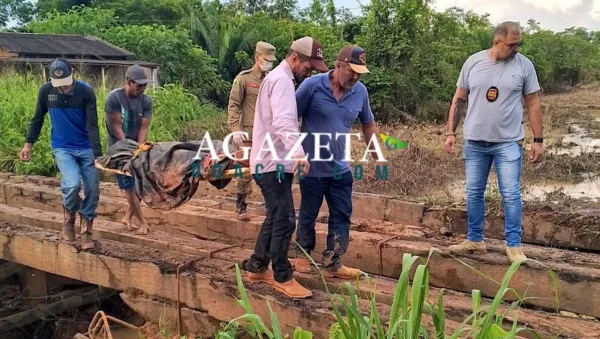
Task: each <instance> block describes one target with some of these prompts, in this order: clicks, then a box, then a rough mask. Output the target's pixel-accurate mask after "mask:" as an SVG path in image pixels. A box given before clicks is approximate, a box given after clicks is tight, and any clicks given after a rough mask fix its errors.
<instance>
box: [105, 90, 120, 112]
mask: <svg viewBox="0 0 600 339" xmlns="http://www.w3.org/2000/svg"><path fill="white" fill-rule="evenodd" d="M104 112H106V113H107V114H117V113H118V114H121V103H119V99H117V95H116V94H115V93H114V92H112V93H109V94H108V97H107V98H106V102H105V103H104Z"/></svg>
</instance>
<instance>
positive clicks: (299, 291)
mask: <svg viewBox="0 0 600 339" xmlns="http://www.w3.org/2000/svg"><path fill="white" fill-rule="evenodd" d="M273 288H274V289H275V290H276V291H278V292H281V293H283V294H285V295H286V296H288V297H289V298H310V297H312V292H311V291H309V290H307V289H306V288H304V286H302V285H300V284H299V283H298V282H297V281H296V279H294V278H292V279H290V280H288V281H286V282H284V283H278V282H277V281H275V282H274V283H273Z"/></svg>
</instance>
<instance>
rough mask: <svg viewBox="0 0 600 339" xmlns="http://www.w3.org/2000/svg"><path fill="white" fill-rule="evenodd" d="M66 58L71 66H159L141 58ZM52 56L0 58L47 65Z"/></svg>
mask: <svg viewBox="0 0 600 339" xmlns="http://www.w3.org/2000/svg"><path fill="white" fill-rule="evenodd" d="M65 60H67V61H68V62H69V63H70V64H71V66H73V65H77V64H86V65H98V66H111V65H121V66H131V65H140V66H142V67H148V68H155V67H159V66H160V64H157V63H155V62H149V61H141V60H94V59H65ZM52 61H54V58H0V62H1V63H41V64H44V65H45V66H47V65H48V64H50V63H51V62H52Z"/></svg>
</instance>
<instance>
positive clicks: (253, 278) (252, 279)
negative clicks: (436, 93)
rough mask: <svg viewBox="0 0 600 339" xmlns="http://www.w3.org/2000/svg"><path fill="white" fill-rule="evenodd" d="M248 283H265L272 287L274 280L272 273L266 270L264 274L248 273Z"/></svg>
mask: <svg viewBox="0 0 600 339" xmlns="http://www.w3.org/2000/svg"><path fill="white" fill-rule="evenodd" d="M248 282H249V283H250V284H259V283H265V284H269V285H273V283H274V282H275V279H274V278H273V271H271V270H266V271H265V272H264V273H252V272H248Z"/></svg>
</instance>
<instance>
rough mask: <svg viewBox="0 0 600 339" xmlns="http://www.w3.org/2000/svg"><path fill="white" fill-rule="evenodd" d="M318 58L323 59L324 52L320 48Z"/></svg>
mask: <svg viewBox="0 0 600 339" xmlns="http://www.w3.org/2000/svg"><path fill="white" fill-rule="evenodd" d="M317 56H318V57H319V58H322V57H323V50H321V49H320V48H317Z"/></svg>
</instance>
